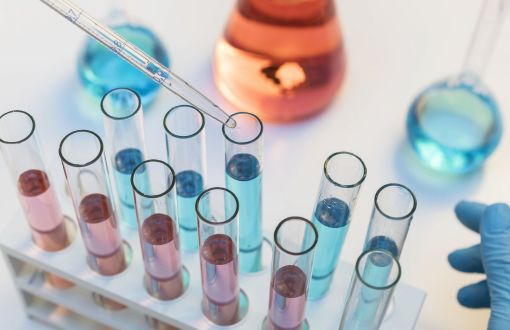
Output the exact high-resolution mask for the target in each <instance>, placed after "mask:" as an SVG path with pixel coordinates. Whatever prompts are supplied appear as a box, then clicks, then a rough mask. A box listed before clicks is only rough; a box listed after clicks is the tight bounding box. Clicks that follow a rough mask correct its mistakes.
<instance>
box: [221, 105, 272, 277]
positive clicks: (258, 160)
mask: <svg viewBox="0 0 510 330" xmlns="http://www.w3.org/2000/svg"><path fill="white" fill-rule="evenodd" d="M230 118H232V119H234V120H235V121H236V123H237V126H236V127H235V128H229V127H227V126H226V125H223V135H224V136H225V163H226V176H225V177H226V186H227V188H228V189H230V190H232V192H233V193H234V194H236V196H237V197H238V198H239V204H240V211H239V219H240V220H239V243H240V246H239V249H240V269H241V272H247V273H249V272H257V271H260V270H261V269H262V242H263V239H264V237H263V234H262V131H263V124H262V121H260V119H259V118H258V117H257V116H255V115H254V114H251V113H248V112H238V113H235V114H233V115H231V116H230Z"/></svg>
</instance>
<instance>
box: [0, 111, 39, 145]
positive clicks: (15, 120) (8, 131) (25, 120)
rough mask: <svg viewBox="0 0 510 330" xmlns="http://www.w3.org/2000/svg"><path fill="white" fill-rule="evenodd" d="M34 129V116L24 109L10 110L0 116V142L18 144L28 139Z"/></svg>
mask: <svg viewBox="0 0 510 330" xmlns="http://www.w3.org/2000/svg"><path fill="white" fill-rule="evenodd" d="M34 131H35V121H34V118H33V117H32V116H31V115H30V114H29V113H28V112H25V111H22V110H11V111H8V112H6V113H4V114H3V115H2V116H0V142H2V143H7V144H18V143H22V142H24V141H26V140H28V139H29V138H30V137H31V136H32V134H34Z"/></svg>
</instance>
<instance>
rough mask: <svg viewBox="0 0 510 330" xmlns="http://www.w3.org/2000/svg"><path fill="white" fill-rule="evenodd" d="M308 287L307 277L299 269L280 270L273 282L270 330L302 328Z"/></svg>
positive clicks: (289, 267) (291, 267) (292, 266)
mask: <svg viewBox="0 0 510 330" xmlns="http://www.w3.org/2000/svg"><path fill="white" fill-rule="evenodd" d="M306 286H307V280H306V275H305V273H304V272H303V271H302V270H301V269H300V268H299V267H297V266H294V265H287V266H284V267H282V268H280V269H278V271H277V272H276V274H275V275H274V277H273V280H272V281H271V293H270V294H271V297H270V299H269V320H268V321H269V322H268V324H269V328H270V329H275V330H279V329H300V328H301V326H302V324H303V322H304V320H305V306H306Z"/></svg>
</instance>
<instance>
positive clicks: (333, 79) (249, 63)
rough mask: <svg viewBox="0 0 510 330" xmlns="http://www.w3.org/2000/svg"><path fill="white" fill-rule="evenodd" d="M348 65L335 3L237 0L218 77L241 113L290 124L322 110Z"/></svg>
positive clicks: (221, 45) (220, 50) (221, 47)
mask: <svg viewBox="0 0 510 330" xmlns="http://www.w3.org/2000/svg"><path fill="white" fill-rule="evenodd" d="M345 67H346V61H345V51H344V46H343V40H342V36H341V34H340V25H339V23H338V19H337V17H336V12H335V5H334V2H333V1H332V0H308V1H281V0H238V1H237V6H236V8H235V9H234V11H233V12H232V15H231V16H230V19H229V22H228V24H227V26H226V28H225V33H224V35H223V38H221V39H220V41H219V42H218V44H217V46H216V56H215V62H214V73H215V81H216V84H217V85H218V87H219V89H220V91H221V92H222V94H223V95H224V96H225V97H226V98H227V99H228V100H229V101H230V102H231V103H232V104H233V105H234V106H235V107H236V108H238V110H243V111H249V112H253V113H256V114H257V115H259V116H260V117H261V118H263V119H264V120H266V121H280V122H282V121H283V122H286V121H292V120H297V119H301V118H304V117H308V116H311V115H313V114H316V113H317V112H319V111H321V110H322V109H324V108H325V106H326V105H328V104H329V103H330V102H331V100H332V99H333V98H334V97H335V95H336V93H337V90H338V88H339V87H340V85H341V84H342V81H343V78H344V75H345Z"/></svg>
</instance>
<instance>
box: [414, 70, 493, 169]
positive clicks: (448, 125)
mask: <svg viewBox="0 0 510 330" xmlns="http://www.w3.org/2000/svg"><path fill="white" fill-rule="evenodd" d="M407 134H408V137H409V141H410V142H411V145H412V147H413V149H414V150H415V151H416V152H417V154H418V156H419V157H420V158H421V159H422V160H423V161H424V162H425V163H426V164H427V165H428V166H429V167H432V168H433V169H436V170H439V171H441V172H447V173H466V172H469V171H472V170H474V169H476V168H478V167H479V166H480V165H481V164H482V163H483V162H484V161H485V159H486V158H487V157H489V155H490V154H491V153H492V152H493V151H494V150H495V149H496V146H497V145H498V143H499V141H500V139H501V134H502V125H501V117H500V114H499V109H498V106H497V104H496V101H495V99H494V98H493V97H492V95H491V94H490V93H489V91H488V90H487V89H486V88H484V87H483V86H482V85H481V84H480V83H473V82H472V79H464V78H462V76H461V78H460V79H454V80H446V81H441V82H439V83H436V84H433V85H432V86H430V87H428V88H427V89H426V90H425V91H423V92H422V93H421V94H419V95H418V97H416V98H415V100H414V102H413V103H412V104H411V107H410V109H409V113H408V116H407Z"/></svg>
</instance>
